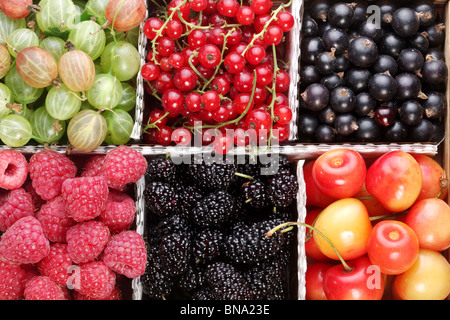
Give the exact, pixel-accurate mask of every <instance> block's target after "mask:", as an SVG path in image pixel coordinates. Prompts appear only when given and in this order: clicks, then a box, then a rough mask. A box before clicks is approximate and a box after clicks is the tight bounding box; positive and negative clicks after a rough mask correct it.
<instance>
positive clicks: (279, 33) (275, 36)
mask: <svg viewBox="0 0 450 320" xmlns="http://www.w3.org/2000/svg"><path fill="white" fill-rule="evenodd" d="M282 38H283V30H281V28H280V27H279V26H277V25H274V26H269V27H268V28H267V31H266V33H265V34H264V41H265V42H266V43H267V44H268V45H278V44H280V42H281V39H282Z"/></svg>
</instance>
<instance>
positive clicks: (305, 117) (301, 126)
mask: <svg viewBox="0 0 450 320" xmlns="http://www.w3.org/2000/svg"><path fill="white" fill-rule="evenodd" d="M319 124H320V123H319V119H318V118H317V116H316V115H315V114H312V113H301V114H300V115H299V117H298V122H297V125H298V131H299V133H300V134H304V135H308V136H311V135H313V134H314V132H315V131H316V128H317V126H319Z"/></svg>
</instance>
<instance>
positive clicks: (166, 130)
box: [156, 125, 173, 146]
mask: <svg viewBox="0 0 450 320" xmlns="http://www.w3.org/2000/svg"><path fill="white" fill-rule="evenodd" d="M172 132H173V130H172V128H171V127H169V126H167V125H166V126H162V127H161V128H160V129H159V130H156V142H157V143H158V144H160V145H162V146H168V145H169V144H171V143H172Z"/></svg>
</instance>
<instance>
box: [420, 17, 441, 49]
mask: <svg viewBox="0 0 450 320" xmlns="http://www.w3.org/2000/svg"><path fill="white" fill-rule="evenodd" d="M424 34H426V37H427V39H428V42H429V43H430V47H438V46H440V45H442V44H444V41H445V25H444V24H443V23H436V24H433V25H431V26H429V27H426V28H425V30H424Z"/></svg>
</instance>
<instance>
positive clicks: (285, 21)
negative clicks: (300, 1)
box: [276, 10, 295, 32]
mask: <svg viewBox="0 0 450 320" xmlns="http://www.w3.org/2000/svg"><path fill="white" fill-rule="evenodd" d="M276 23H277V25H278V26H280V28H281V30H283V32H288V31H290V30H291V29H292V27H293V26H294V23H295V21H294V16H293V15H292V13H290V12H289V11H287V10H282V11H280V12H279V13H278V15H277V20H276Z"/></svg>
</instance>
